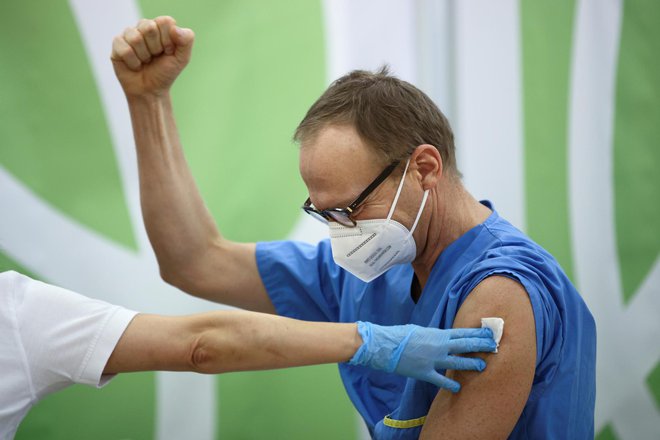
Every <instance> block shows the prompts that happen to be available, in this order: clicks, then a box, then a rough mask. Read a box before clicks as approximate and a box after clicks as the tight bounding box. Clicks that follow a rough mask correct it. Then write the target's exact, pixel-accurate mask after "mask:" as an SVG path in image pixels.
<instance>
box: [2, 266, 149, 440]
mask: <svg viewBox="0 0 660 440" xmlns="http://www.w3.org/2000/svg"><path fill="white" fill-rule="evenodd" d="M136 314H137V312H133V311H130V310H127V309H124V308H122V307H119V306H115V305H112V304H108V303H106V302H103V301H99V300H96V299H92V298H87V297H85V296H82V295H79V294H77V293H74V292H71V291H69V290H66V289H62V288H59V287H55V286H51V285H49V284H46V283H42V282H40V281H35V280H33V279H31V278H29V277H26V276H25V275H21V274H19V273H16V272H13V271H9V272H3V273H0V439H2V440H5V439H12V438H13V437H14V435H15V434H16V429H17V428H18V425H19V423H20V422H21V420H22V419H23V417H25V415H26V414H27V412H28V411H29V409H30V408H31V407H32V406H33V405H34V404H35V403H36V402H37V401H39V400H40V399H41V398H43V397H44V396H46V395H47V394H50V393H52V392H54V391H57V390H61V389H62V388H65V387H67V386H69V385H71V384H74V383H82V384H87V385H93V386H96V387H99V388H100V387H102V386H104V385H105V384H106V383H107V382H108V381H109V380H110V379H111V378H112V376H103V375H102V373H103V369H104V368H105V365H106V363H107V361H108V358H110V355H111V354H112V352H113V350H114V348H115V345H116V344H117V342H118V341H119V338H120V337H121V335H122V334H123V333H124V330H125V329H126V327H127V326H128V324H129V323H130V322H131V320H132V319H133V317H134V316H135V315H136Z"/></svg>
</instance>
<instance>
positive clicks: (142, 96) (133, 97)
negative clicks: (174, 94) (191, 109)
mask: <svg viewBox="0 0 660 440" xmlns="http://www.w3.org/2000/svg"><path fill="white" fill-rule="evenodd" d="M126 101H128V104H129V105H140V104H142V105H144V104H147V105H149V104H158V103H162V102H169V101H170V91H169V90H161V91H157V92H155V91H153V92H140V93H126Z"/></svg>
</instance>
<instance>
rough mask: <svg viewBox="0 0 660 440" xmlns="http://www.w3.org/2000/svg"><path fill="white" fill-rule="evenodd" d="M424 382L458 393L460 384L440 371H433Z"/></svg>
mask: <svg viewBox="0 0 660 440" xmlns="http://www.w3.org/2000/svg"><path fill="white" fill-rule="evenodd" d="M424 380H425V381H426V382H429V383H432V384H433V385H435V386H436V387H438V388H444V389H446V390H449V391H451V392H452V393H458V392H459V391H460V389H461V384H460V383H458V382H456V381H455V380H452V379H449V378H448V377H445V376H443V375H442V374H440V373H437V372H436V373H435V374H433V375H431V376H429V377H428V378H426V379H424Z"/></svg>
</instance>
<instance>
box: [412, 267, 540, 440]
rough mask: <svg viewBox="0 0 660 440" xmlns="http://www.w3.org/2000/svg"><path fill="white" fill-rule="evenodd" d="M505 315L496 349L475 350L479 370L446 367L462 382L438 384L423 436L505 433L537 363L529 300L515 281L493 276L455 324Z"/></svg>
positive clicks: (491, 436)
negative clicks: (482, 364)
mask: <svg viewBox="0 0 660 440" xmlns="http://www.w3.org/2000/svg"><path fill="white" fill-rule="evenodd" d="M490 316H499V317H501V318H503V319H504V335H503V337H502V340H501V342H500V347H499V350H498V353H496V354H480V355H479V356H480V357H482V358H483V359H484V360H486V362H487V367H486V369H485V370H484V371H483V372H482V373H476V372H467V371H448V372H447V376H448V377H452V378H454V379H455V380H457V381H458V382H460V384H461V386H462V387H461V391H460V392H458V393H457V394H452V393H450V392H449V391H446V390H441V391H440V392H439V393H438V394H437V396H436V398H435V400H434V401H433V404H432V405H431V408H430V410H429V414H428V417H427V419H426V423H425V425H424V429H423V430H422V434H421V437H420V438H422V439H432V438H442V439H454V438H460V439H468V438H469V439H473V438H474V439H478V438H488V439H499V438H507V436H508V435H509V434H510V433H511V431H512V430H513V427H514V426H515V424H516V422H517V420H518V418H519V417H520V414H521V413H522V410H523V408H524V406H525V403H526V402H527V398H528V396H529V393H530V390H531V386H532V382H533V379H534V371H535V364H536V332H535V323H534V314H533V311H532V305H531V303H530V300H529V296H528V295H527V292H526V291H525V289H524V288H523V287H522V285H521V284H519V283H518V282H516V281H514V280H512V279H509V278H506V277H502V276H492V277H488V278H486V279H485V280H484V281H482V282H481V283H480V284H479V285H478V286H477V287H476V288H475V289H474V290H473V291H472V292H471V293H470V294H469V295H468V297H467V299H466V300H465V302H464V303H463V305H462V306H461V308H460V309H459V311H458V314H457V315H456V319H455V320H454V327H480V326H481V322H480V320H481V318H483V317H490Z"/></svg>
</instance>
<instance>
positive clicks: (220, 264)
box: [111, 17, 274, 313]
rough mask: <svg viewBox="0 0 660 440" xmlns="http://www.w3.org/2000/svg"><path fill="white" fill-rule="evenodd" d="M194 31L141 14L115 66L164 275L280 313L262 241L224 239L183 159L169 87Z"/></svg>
mask: <svg viewBox="0 0 660 440" xmlns="http://www.w3.org/2000/svg"><path fill="white" fill-rule="evenodd" d="M193 40H194V34H193V32H192V31H191V30H190V29H182V28H179V27H177V26H176V22H175V21H174V19H173V18H171V17H158V18H156V19H154V20H141V21H140V22H139V23H138V25H137V26H135V27H131V28H127V29H126V30H125V31H124V32H123V33H122V34H121V35H119V36H117V37H115V39H114V40H113V46H112V56H111V59H112V64H113V67H114V70H115V73H116V75H117V78H118V79H119V82H120V83H121V86H122V88H123V89H124V93H125V94H126V99H127V102H128V107H129V110H130V114H131V121H132V124H133V134H134V137H135V145H136V148H137V157H138V169H139V174H140V200H141V203H142V213H143V216H144V221H145V225H146V229H147V233H148V235H149V240H150V241H151V245H152V246H153V248H154V251H155V253H156V257H157V259H158V264H159V266H160V272H161V276H162V277H163V279H164V280H165V281H167V282H168V283H170V284H173V285H175V286H176V287H179V288H180V289H182V290H184V291H186V292H188V293H190V294H192V295H195V296H199V297H202V298H206V299H209V300H211V301H216V302H222V303H225V304H231V305H234V306H237V307H241V308H246V309H250V310H256V311H260V312H269V313H273V312H274V307H273V305H272V303H271V301H270V299H269V298H268V295H267V294H266V291H265V288H264V286H263V284H262V282H261V278H260V277H259V273H258V270H257V265H256V260H255V245H254V244H241V243H234V242H232V241H229V240H227V239H225V238H224V237H222V236H221V235H220V233H219V231H218V229H217V227H216V224H215V222H214V220H213V218H212V217H211V215H210V213H209V211H208V209H207V208H206V206H205V204H204V201H203V200H202V197H201V195H200V193H199V190H198V188H197V185H196V184H195V181H194V179H193V176H192V174H191V172H190V169H189V167H188V164H187V162H186V159H185V157H184V153H183V149H182V146H181V141H180V139H179V134H178V131H177V128H176V122H175V120H174V114H173V110H172V101H171V99H170V93H169V92H170V88H171V86H172V84H173V83H174V81H175V80H176V78H177V77H178V75H179V74H180V73H181V71H182V70H183V69H184V68H185V66H186V65H187V64H188V61H189V60H190V56H191V52H192V45H193Z"/></svg>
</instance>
